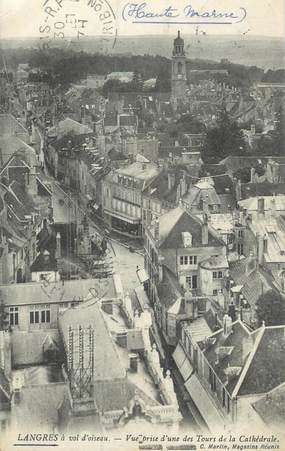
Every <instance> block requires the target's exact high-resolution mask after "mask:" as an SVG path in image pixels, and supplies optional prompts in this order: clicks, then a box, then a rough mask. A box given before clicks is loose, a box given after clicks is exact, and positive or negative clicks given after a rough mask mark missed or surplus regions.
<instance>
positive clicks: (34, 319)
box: [30, 308, 39, 324]
mask: <svg viewBox="0 0 285 451" xmlns="http://www.w3.org/2000/svg"><path fill="white" fill-rule="evenodd" d="M38 323H39V311H38V310H36V309H35V308H34V310H32V311H30V324H38Z"/></svg>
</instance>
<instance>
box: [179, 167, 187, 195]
mask: <svg viewBox="0 0 285 451" xmlns="http://www.w3.org/2000/svg"><path fill="white" fill-rule="evenodd" d="M186 192H187V184H186V177H185V172H183V176H182V179H180V196H181V197H183V196H184V194H186Z"/></svg>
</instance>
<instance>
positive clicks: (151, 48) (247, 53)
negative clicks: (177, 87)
mask: <svg viewBox="0 0 285 451" xmlns="http://www.w3.org/2000/svg"><path fill="white" fill-rule="evenodd" d="M173 38H174V36H169V35H167V36H163V35H157V36H151V35H148V36H119V37H118V38H117V41H116V44H115V47H114V49H113V50H112V52H111V53H112V54H129V55H144V54H149V55H161V56H165V57H170V56H171V51H172V43H173ZM183 38H184V41H185V49H186V52H187V56H188V58H190V59H196V58H198V59H203V60H207V59H208V60H215V61H220V60H221V59H223V58H227V59H228V60H230V61H231V62H233V63H239V64H244V65H248V66H253V65H255V66H258V67H261V68H263V69H281V68H285V58H284V56H285V51H284V41H283V40H282V39H281V38H268V37H263V36H250V35H241V36H240V35H228V36H227V35H221V36H217V35H201V36H194V35H185V36H183ZM0 42H1V47H2V49H7V48H19V47H23V48H31V47H37V40H36V39H23V40H19V39H6V40H2V41H0ZM68 47H69V49H74V50H78V51H80V50H83V51H86V52H88V53H97V52H98V50H99V49H100V37H89V38H85V39H84V40H81V41H79V43H76V44H72V43H70V44H69V45H68Z"/></svg>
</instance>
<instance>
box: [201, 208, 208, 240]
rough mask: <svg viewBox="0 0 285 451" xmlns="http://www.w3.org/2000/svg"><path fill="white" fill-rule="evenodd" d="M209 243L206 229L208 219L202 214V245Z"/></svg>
mask: <svg viewBox="0 0 285 451" xmlns="http://www.w3.org/2000/svg"><path fill="white" fill-rule="evenodd" d="M208 242H209V228H208V217H207V215H206V213H204V214H203V224H202V244H204V245H207V244H208Z"/></svg>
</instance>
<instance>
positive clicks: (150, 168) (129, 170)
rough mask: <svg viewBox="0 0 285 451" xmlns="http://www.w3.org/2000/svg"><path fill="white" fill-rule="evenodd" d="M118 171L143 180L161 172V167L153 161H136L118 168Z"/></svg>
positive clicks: (120, 173)
mask: <svg viewBox="0 0 285 451" xmlns="http://www.w3.org/2000/svg"><path fill="white" fill-rule="evenodd" d="M116 173H117V174H119V175H124V176H127V177H133V178H135V179H139V180H142V181H148V180H150V179H152V178H153V177H155V176H156V175H157V174H158V173H159V168H158V167H157V166H156V165H154V164H153V163H139V162H135V163H132V164H130V165H128V166H125V167H124V168H120V169H117V170H116Z"/></svg>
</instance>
